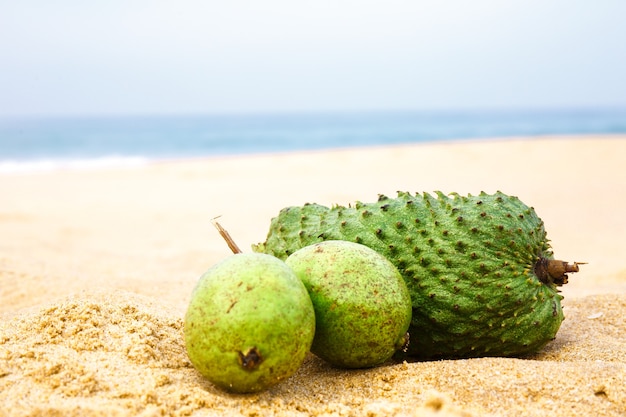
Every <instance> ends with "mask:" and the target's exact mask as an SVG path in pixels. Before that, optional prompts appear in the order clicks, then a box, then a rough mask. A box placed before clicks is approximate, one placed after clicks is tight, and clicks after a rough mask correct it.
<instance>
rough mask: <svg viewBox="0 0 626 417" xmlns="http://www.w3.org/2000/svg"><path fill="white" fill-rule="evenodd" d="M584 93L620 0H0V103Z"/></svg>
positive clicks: (316, 104)
mask: <svg viewBox="0 0 626 417" xmlns="http://www.w3.org/2000/svg"><path fill="white" fill-rule="evenodd" d="M594 106H622V107H626V1H624V0H594V1H589V0H543V1H542V0H472V1H468V0H432V1H421V0H384V1H383V0H380V1H368V0H354V1H353V0H350V1H342V0H334V1H325V0H315V1H308V0H303V1H298V0H264V1H244V0H226V1H224V0H220V1H211V0H202V1H201V0H197V1H196V0H190V1H185V0H182V1H181V0H179V1H159V0H107V1H101V2H89V1H79V0H74V1H72V0H57V1H48V0H46V1H43V0H41V1H37V0H32V1H31V0H23V1H22V0H20V1H10V0H0V116H7V115H28V114H54V115H57V114H64V115H72V114H99V113H105V114H127V113H132V114H154V113H216V112H217V113H223V112H255V111H264V112H272V111H310V110H313V111H320V110H321V111H326V110H361V109H417V110H424V109H426V110H432V109H442V108H443V109H448V108H453V109H466V108H511V107H512V108H520V107H522V108H529V107H530V108H537V107H541V108H544V107H594Z"/></svg>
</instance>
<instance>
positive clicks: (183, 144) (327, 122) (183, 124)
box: [0, 109, 626, 173]
mask: <svg viewBox="0 0 626 417" xmlns="http://www.w3.org/2000/svg"><path fill="white" fill-rule="evenodd" d="M624 133H626V109H609V110H567V111H566V110H561V111H557V110H550V111H464V112H460V111H459V112H452V111H440V112H408V111H407V112H360V113H348V112H344V113H339V112H337V113H303V114H249V115H206V116H159V117H157V116H151V117H148V116H146V117H139V116H127V117H76V118H13V119H10V118H4V119H0V173H16V172H29V171H42V170H52V169H86V168H97V167H103V166H112V165H115V166H134V165H139V164H145V163H147V162H150V161H154V160H167V159H179V158H196V157H209V156H220V155H237V154H250V153H266V152H282V151H299V150H316V149H330V148H338V147H342V148H343V147H353V146H370V145H386V144H402V143H418V142H437V141H449V140H471V139H476V138H481V139H483V138H496V137H497V138H502V137H512V136H537V135H561V134H564V135H569V134H624Z"/></svg>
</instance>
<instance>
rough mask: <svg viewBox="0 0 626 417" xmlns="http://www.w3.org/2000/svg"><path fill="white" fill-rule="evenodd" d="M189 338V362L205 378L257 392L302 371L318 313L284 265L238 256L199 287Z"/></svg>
mask: <svg viewBox="0 0 626 417" xmlns="http://www.w3.org/2000/svg"><path fill="white" fill-rule="evenodd" d="M184 333H185V345H186V348H187V353H188V356H189V359H190V360H191V363H192V364H193V366H194V367H195V368H196V369H197V370H198V371H199V372H200V373H201V374H202V375H203V376H204V377H206V378H207V379H208V380H209V381H211V382H212V383H214V384H215V385H217V386H219V387H221V388H223V389H226V390H228V391H232V392H238V393H249V392H257V391H262V390H265V389H267V388H269V387H271V386H273V385H275V384H277V383H279V382H280V381H282V380H284V379H286V378H288V377H290V376H291V375H293V374H294V373H295V372H296V370H297V369H298V368H299V367H300V365H301V364H302V362H303V361H304V358H305V356H306V354H307V353H308V352H309V349H310V347H311V343H312V341H313V337H314V334H315V312H314V310H313V305H312V303H311V299H310V298H309V295H308V293H307V290H306V288H305V287H304V285H303V284H302V282H301V281H300V279H299V278H298V277H297V276H296V275H295V273H294V272H293V271H292V270H291V269H290V268H289V267H288V266H287V265H286V264H285V263H284V262H283V261H281V260H279V259H277V258H275V257H273V256H270V255H265V254H256V253H250V254H236V255H232V256H230V257H228V258H226V259H225V260H224V261H222V262H220V263H218V264H216V265H215V266H213V267H212V268H210V269H209V270H208V271H206V272H205V273H204V275H202V277H201V278H200V280H199V281H198V283H197V285H196V287H195V289H194V291H193V294H192V296H191V301H190V303H189V307H188V309H187V313H186V315H185V325H184Z"/></svg>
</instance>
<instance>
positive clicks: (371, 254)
mask: <svg viewBox="0 0 626 417" xmlns="http://www.w3.org/2000/svg"><path fill="white" fill-rule="evenodd" d="M285 263H286V264H287V265H288V266H290V267H291V268H292V269H293V270H294V271H295V273H296V275H298V277H299V278H300V279H301V280H302V282H303V283H304V285H305V286H306V288H307V290H308V291H309V296H310V297H311V300H312V301H313V307H314V309H315V318H316V332H315V338H314V339H313V345H312V346H311V352H313V353H314V354H316V355H317V356H319V357H320V358H322V359H324V360H326V361H328V362H329V363H331V364H333V365H335V366H338V367H343V368H367V367H372V366H377V365H380V364H382V363H384V362H385V361H387V360H388V359H390V358H391V357H392V356H393V354H394V353H395V352H396V351H397V350H399V349H401V348H403V347H404V346H405V345H406V343H407V341H408V339H407V338H408V335H407V330H408V328H409V324H410V322H411V297H410V294H409V291H408V289H407V286H406V284H405V282H404V280H403V279H402V276H401V275H400V273H399V272H398V270H397V268H396V267H395V266H394V265H393V264H392V263H391V262H389V261H388V260H387V259H386V258H385V257H383V256H382V255H380V254H379V253H377V252H375V251H374V250H372V249H370V248H368V247H366V246H364V245H361V244H357V243H352V242H347V241H325V242H320V243H316V244H313V245H311V246H306V247H304V248H302V249H300V250H298V251H296V252H294V253H293V254H291V255H290V256H289V257H288V258H287V260H286V261H285Z"/></svg>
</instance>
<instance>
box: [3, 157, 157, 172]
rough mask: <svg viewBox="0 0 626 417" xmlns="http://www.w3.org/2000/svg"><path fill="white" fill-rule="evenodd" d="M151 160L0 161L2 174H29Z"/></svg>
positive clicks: (125, 165) (126, 165) (134, 164)
mask: <svg viewBox="0 0 626 417" xmlns="http://www.w3.org/2000/svg"><path fill="white" fill-rule="evenodd" d="M148 162H150V158H147V157H143V156H116V155H112V156H101V157H91V158H89V157H88V158H37V159H26V160H19V159H4V160H0V174H28V173H37V172H50V171H76V170H81V171H82V170H94V169H104V168H132V167H140V166H144V165H146V164H147V163H148Z"/></svg>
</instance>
